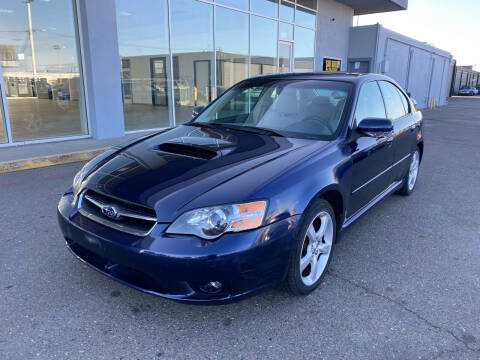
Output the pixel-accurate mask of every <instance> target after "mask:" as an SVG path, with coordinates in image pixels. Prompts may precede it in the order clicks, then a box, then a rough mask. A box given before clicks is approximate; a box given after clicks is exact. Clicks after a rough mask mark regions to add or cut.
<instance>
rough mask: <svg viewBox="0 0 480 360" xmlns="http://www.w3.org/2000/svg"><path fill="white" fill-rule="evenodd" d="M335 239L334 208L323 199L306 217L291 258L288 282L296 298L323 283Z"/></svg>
mask: <svg viewBox="0 0 480 360" xmlns="http://www.w3.org/2000/svg"><path fill="white" fill-rule="evenodd" d="M336 235H337V231H336V223H335V213H334V211H333V208H332V206H331V205H330V204H329V203H328V202H327V201H325V200H323V199H318V200H316V201H315V203H313V204H312V205H311V206H310V207H309V208H308V210H307V211H306V212H305V214H304V216H303V219H302V223H301V225H300V231H299V232H298V235H297V241H296V243H295V245H294V247H293V249H292V253H291V256H290V265H289V269H288V274H287V282H288V287H289V288H290V290H291V292H292V293H293V294H295V295H307V294H309V293H311V292H312V291H313V290H315V289H316V288H317V286H318V285H319V284H320V283H321V282H322V279H323V277H324V276H325V273H326V270H327V267H328V264H329V263H330V259H331V257H332V250H333V247H334V245H335V239H336Z"/></svg>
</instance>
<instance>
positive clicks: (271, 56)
mask: <svg viewBox="0 0 480 360" xmlns="http://www.w3.org/2000/svg"><path fill="white" fill-rule="evenodd" d="M250 26H251V27H250V29H251V30H250V31H251V32H250V61H251V64H250V75H251V76H255V75H259V74H271V73H274V72H276V71H277V44H278V38H277V32H278V31H277V26H278V23H277V22H276V21H275V20H270V19H266V18H263V17H260V16H252V18H251V25H250Z"/></svg>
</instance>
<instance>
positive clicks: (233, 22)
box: [215, 7, 248, 95]
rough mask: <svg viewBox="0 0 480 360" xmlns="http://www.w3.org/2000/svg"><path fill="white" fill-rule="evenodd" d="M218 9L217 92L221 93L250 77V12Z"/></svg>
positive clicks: (216, 23) (216, 42) (216, 32)
mask: <svg viewBox="0 0 480 360" xmlns="http://www.w3.org/2000/svg"><path fill="white" fill-rule="evenodd" d="M216 11H217V12H216V18H215V47H216V50H217V92H218V95H220V94H221V93H223V92H224V91H225V90H226V89H228V88H229V87H230V86H232V85H233V84H235V83H237V82H239V81H240V80H242V79H245V78H246V77H248V14H246V13H242V12H240V11H235V10H230V9H226V8H222V7H217V9H216ZM232 39H235V41H232Z"/></svg>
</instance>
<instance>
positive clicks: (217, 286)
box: [202, 281, 222, 294]
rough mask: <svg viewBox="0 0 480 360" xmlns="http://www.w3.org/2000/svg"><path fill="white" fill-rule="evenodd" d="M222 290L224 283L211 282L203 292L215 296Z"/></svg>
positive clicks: (203, 287) (204, 286)
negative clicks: (214, 294)
mask: <svg viewBox="0 0 480 360" xmlns="http://www.w3.org/2000/svg"><path fill="white" fill-rule="evenodd" d="M220 290H222V283H221V282H220V281H210V282H208V283H206V284H205V285H203V286H202V291H205V292H207V293H210V294H213V293H218V292H220Z"/></svg>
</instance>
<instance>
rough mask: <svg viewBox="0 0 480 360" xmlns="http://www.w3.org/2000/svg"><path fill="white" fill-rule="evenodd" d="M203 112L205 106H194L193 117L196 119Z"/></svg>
mask: <svg viewBox="0 0 480 360" xmlns="http://www.w3.org/2000/svg"><path fill="white" fill-rule="evenodd" d="M203 110H205V106H201V105H199V106H194V107H193V111H192V117H195V116H197V115H198V114H200V113H201V112H202V111H203Z"/></svg>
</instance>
